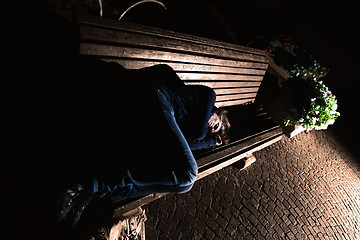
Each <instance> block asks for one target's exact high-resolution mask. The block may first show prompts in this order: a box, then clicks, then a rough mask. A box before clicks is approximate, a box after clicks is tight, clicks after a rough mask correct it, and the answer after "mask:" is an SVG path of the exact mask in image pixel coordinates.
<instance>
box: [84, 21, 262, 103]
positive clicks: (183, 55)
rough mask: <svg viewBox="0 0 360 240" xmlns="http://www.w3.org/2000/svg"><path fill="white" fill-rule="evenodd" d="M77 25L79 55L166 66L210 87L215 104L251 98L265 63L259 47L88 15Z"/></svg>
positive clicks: (187, 79) (139, 65) (125, 63)
mask: <svg viewBox="0 0 360 240" xmlns="http://www.w3.org/2000/svg"><path fill="white" fill-rule="evenodd" d="M79 26H80V34H81V45H80V54H83V55H91V56H97V57H99V58H100V59H103V60H105V61H113V62H118V63H119V64H121V65H123V66H124V67H125V68H128V69H138V68H142V67H148V66H151V65H155V64H161V63H163V64H168V65H170V66H171V67H172V68H173V69H174V70H175V71H176V72H177V74H178V75H179V77H180V78H181V79H182V80H183V81H184V82H185V84H202V85H206V86H209V87H211V88H213V89H214V90H215V92H216V94H217V99H216V106H218V107H225V106H232V105H239V104H245V103H252V102H254V101H255V97H256V94H257V92H258V89H259V87H260V84H261V81H262V79H263V77H264V75H265V72H266V70H267V67H268V58H267V55H266V53H265V51H262V50H257V49H252V48H248V47H242V46H238V45H234V44H229V43H224V42H219V41H214V40H209V39H206V38H201V37H194V36H190V35H187V34H181V33H176V32H172V31H167V30H162V29H156V28H152V27H145V26H139V25H133V24H123V23H120V22H118V21H112V20H105V19H98V18H91V17H81V18H80V19H79Z"/></svg>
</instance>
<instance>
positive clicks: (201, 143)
mask: <svg viewBox="0 0 360 240" xmlns="http://www.w3.org/2000/svg"><path fill="white" fill-rule="evenodd" d="M186 140H187V142H188V144H189V147H190V149H191V150H200V149H206V148H210V147H214V146H219V145H221V144H222V140H221V138H220V136H219V135H213V134H207V135H206V137H205V138H204V139H190V138H188V139H186Z"/></svg>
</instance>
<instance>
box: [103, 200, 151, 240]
mask: <svg viewBox="0 0 360 240" xmlns="http://www.w3.org/2000/svg"><path fill="white" fill-rule="evenodd" d="M145 221H146V215H145V212H144V211H143V210H142V208H141V207H138V208H135V209H133V210H131V211H129V212H126V213H124V214H122V215H121V216H119V222H118V223H117V224H115V225H113V226H112V228H111V230H110V232H109V238H107V239H110V240H115V239H133V238H132V237H134V236H135V238H134V239H139V240H145Z"/></svg>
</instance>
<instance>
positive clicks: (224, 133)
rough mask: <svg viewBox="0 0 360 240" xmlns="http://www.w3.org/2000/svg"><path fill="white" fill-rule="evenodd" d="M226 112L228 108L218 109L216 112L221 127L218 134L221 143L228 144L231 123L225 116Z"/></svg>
mask: <svg viewBox="0 0 360 240" xmlns="http://www.w3.org/2000/svg"><path fill="white" fill-rule="evenodd" d="M227 114H228V110H226V109H220V111H219V112H218V113H217V115H218V116H219V118H220V122H221V128H220V130H219V132H218V134H219V135H220V137H221V140H222V142H223V144H228V143H229V142H230V128H231V124H230V122H229V118H228V117H227Z"/></svg>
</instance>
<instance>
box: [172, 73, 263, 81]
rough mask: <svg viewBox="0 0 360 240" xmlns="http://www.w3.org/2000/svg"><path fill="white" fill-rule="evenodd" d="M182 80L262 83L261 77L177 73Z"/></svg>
mask: <svg viewBox="0 0 360 240" xmlns="http://www.w3.org/2000/svg"><path fill="white" fill-rule="evenodd" d="M177 75H178V76H179V77H180V78H181V79H182V80H191V81H201V80H207V81H211V80H212V81H232V80H235V81H262V79H263V76H256V75H236V74H216V73H178V74H177Z"/></svg>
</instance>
